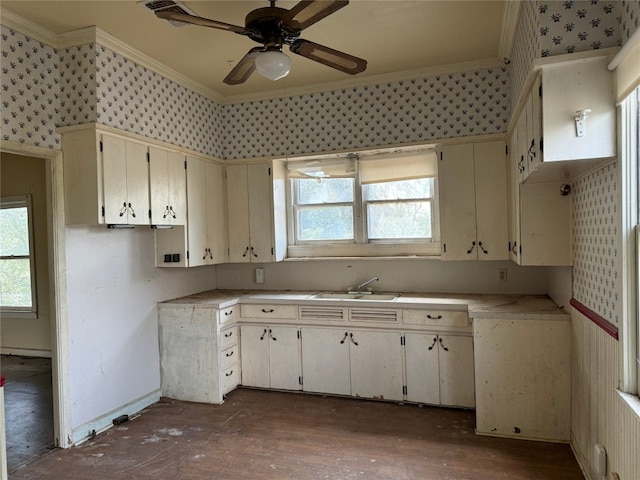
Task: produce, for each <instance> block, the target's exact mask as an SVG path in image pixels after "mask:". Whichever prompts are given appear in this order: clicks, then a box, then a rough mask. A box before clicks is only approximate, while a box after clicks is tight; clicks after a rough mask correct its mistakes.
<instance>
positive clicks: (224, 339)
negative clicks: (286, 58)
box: [220, 326, 238, 350]
mask: <svg viewBox="0 0 640 480" xmlns="http://www.w3.org/2000/svg"><path fill="white" fill-rule="evenodd" d="M237 344H238V327H237V326H236V327H230V328H225V329H224V330H222V331H221V332H220V350H225V349H227V348H229V347H233V346H234V345H237Z"/></svg>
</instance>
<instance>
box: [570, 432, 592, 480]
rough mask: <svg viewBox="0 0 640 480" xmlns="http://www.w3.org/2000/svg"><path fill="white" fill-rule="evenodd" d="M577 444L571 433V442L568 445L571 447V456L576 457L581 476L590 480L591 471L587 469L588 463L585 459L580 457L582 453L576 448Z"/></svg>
mask: <svg viewBox="0 0 640 480" xmlns="http://www.w3.org/2000/svg"><path fill="white" fill-rule="evenodd" d="M577 444H578V443H577V442H576V439H575V437H574V436H573V432H571V442H570V444H569V445H571V451H572V452H573V456H574V457H576V461H577V462H578V466H579V467H580V470H582V474H583V475H584V478H586V479H587V480H592V477H591V476H590V473H591V469H590V468H589V462H588V460H587V459H586V458H584V456H583V455H582V452H580V450H578V449H577V448H576V445H577Z"/></svg>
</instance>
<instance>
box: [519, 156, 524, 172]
mask: <svg viewBox="0 0 640 480" xmlns="http://www.w3.org/2000/svg"><path fill="white" fill-rule="evenodd" d="M524 170H525V167H524V155H521V156H520V161H519V162H518V171H519V172H520V173H523V172H524Z"/></svg>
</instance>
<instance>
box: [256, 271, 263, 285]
mask: <svg viewBox="0 0 640 480" xmlns="http://www.w3.org/2000/svg"><path fill="white" fill-rule="evenodd" d="M256 283H264V268H256Z"/></svg>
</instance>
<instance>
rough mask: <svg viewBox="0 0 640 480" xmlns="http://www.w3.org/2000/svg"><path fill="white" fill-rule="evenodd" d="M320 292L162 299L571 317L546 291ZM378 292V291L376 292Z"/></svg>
mask: <svg viewBox="0 0 640 480" xmlns="http://www.w3.org/2000/svg"><path fill="white" fill-rule="evenodd" d="M317 293H319V292H317V291H313V292H305V291H303V292H300V291H265V290H210V291H206V292H200V293H196V294H193V295H188V296H185V297H181V298H176V299H173V300H168V301H166V302H162V304H161V305H163V306H165V307H170V306H172V305H175V306H178V305H185V304H188V305H193V306H196V307H200V308H212V307H213V308H225V307H228V306H231V305H234V304H237V303H250V304H256V303H258V304H259V303H265V302H273V303H279V304H300V303H305V304H306V303H313V304H316V305H344V306H354V305H361V306H366V307H380V308H421V309H425V308H433V309H438V310H466V311H468V312H469V317H471V318H474V319H480V318H494V319H500V318H504V319H510V320H527V319H532V320H568V319H569V318H570V317H569V314H568V313H567V312H566V311H565V310H564V309H563V308H562V307H560V306H558V305H557V304H556V303H555V302H554V301H553V300H552V299H551V298H549V297H548V296H546V295H480V294H438V293H435V294H431V293H402V294H399V296H398V297H397V298H395V299H394V300H387V301H382V300H377V301H376V300H373V301H372V300H351V299H327V298H314V296H315V295H316V294H317ZM376 293H378V292H376Z"/></svg>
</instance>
